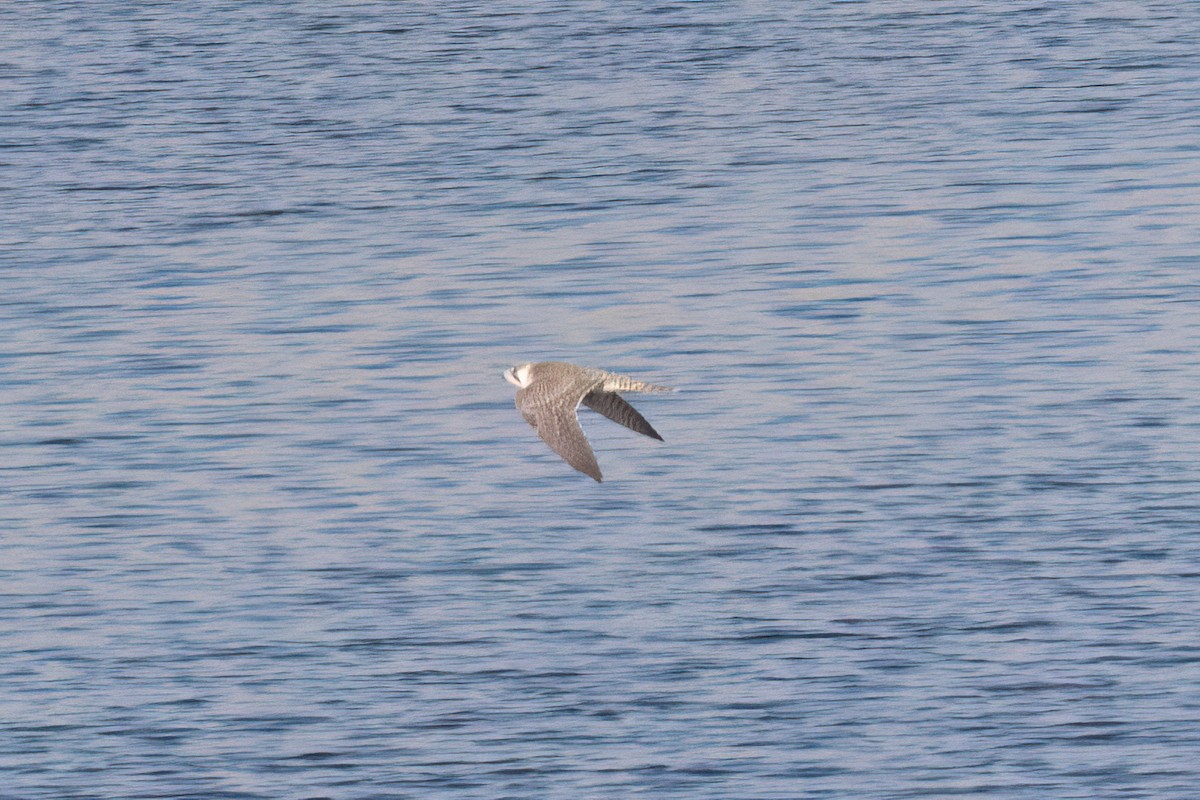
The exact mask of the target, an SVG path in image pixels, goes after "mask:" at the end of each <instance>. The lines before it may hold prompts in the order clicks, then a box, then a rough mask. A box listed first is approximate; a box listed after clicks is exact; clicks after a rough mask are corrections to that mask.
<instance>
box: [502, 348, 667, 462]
mask: <svg viewBox="0 0 1200 800" xmlns="http://www.w3.org/2000/svg"><path fill="white" fill-rule="evenodd" d="M504 379H505V380H507V381H508V382H509V383H511V384H512V385H514V386H516V387H517V410H518V411H520V412H521V416H523V417H524V418H525V421H526V422H528V423H529V424H530V425H532V426H533V429H534V430H536V431H537V433H538V436H540V437H542V441H543V442H545V443H546V444H548V445H550V449H551V450H553V451H554V452H556V453H558V454H559V455H560V456H562V459H563V460H564V461H566V462H567V463H568V464H570V465H571V466H572V467H574V468H575V469H577V470H579V471H580V472H582V473H583V474H584V475H587V476H589V477H591V478H594V479H595V480H597V481H601V480H603V476H602V475H601V474H600V465H599V464H597V463H596V455H595V453H593V452H592V446H591V444H589V443H588V440H587V437H586V436H585V435H584V433H583V428H581V427H580V425H579V415H578V414H577V413H576V411H577V409H578V408H579V404H580V403H582V404H583V405H585V406H587V407H588V408H590V409H592V410H593V411H596V412H598V413H600V414H603V415H604V416H606V417H608V418H609V419H611V420H612V421H613V422H616V423H619V424H621V425H624V426H625V427H626V428H629V429H630V430H631V431H636V432H637V433H640V434H642V435H644V436H649V437H651V438H653V439H658V440H659V441H660V442H661V441H662V437H661V436H659V435H658V431H656V430H654V428H653V427H651V425H650V423H649V422H646V419H645V417H643V416H642V415H641V414H639V413H638V412H637V410H636V409H635V408H634V407H633V406H631V405H629V403H628V402H627V401H626V400H625V398H623V397H621V395H620V394H618V392H670V391H673V390H672V389H670V388H669V387H666V386H656V385H655V384H653V383H646V382H644V381H639V380H634V379H633V378H627V377H625V376H624V375H615V374H613V373H611V372H605V371H604V370H599V369H591V368H588V367H577V366H575V365H574V364H568V363H566V362H563V361H539V362H537V363H532V364H522V365H520V366H517V367H513V368H512V369H508V370H505V371H504Z"/></svg>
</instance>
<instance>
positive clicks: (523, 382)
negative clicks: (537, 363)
mask: <svg viewBox="0 0 1200 800" xmlns="http://www.w3.org/2000/svg"><path fill="white" fill-rule="evenodd" d="M532 366H533V364H521V365H520V366H519V367H513V368H512V369H506V370H504V380H506V381H508V382H509V383H511V384H512V385H513V386H516V387H517V388H519V389H524V388H525V387H526V386H528V385H529V368H530V367H532Z"/></svg>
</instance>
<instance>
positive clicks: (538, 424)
mask: <svg viewBox="0 0 1200 800" xmlns="http://www.w3.org/2000/svg"><path fill="white" fill-rule="evenodd" d="M536 389H537V385H536V384H535V385H534V386H531V387H528V388H525V389H522V390H520V391H519V392H517V408H518V409H519V410H520V412H521V416H523V417H524V418H525V421H526V422H528V423H529V424H530V425H531V426H533V429H534V430H536V431H537V433H538V436H540V437H541V438H542V441H543V442H545V443H546V444H548V445H550V449H551V450H553V451H554V452H556V453H558V454H559V455H560V456H562V459H563V461H566V462H567V463H568V464H570V465H571V466H572V467H574V468H575V469H577V470H579V471H580V472H582V473H583V474H584V475H587V476H588V477H589V478H592V479H594V480H596V481H602V480H603V476H602V475H601V474H600V465H599V464H597V463H596V454H595V453H593V452H592V446H591V445H590V444H589V443H588V440H587V436H585V435H584V433H583V428H581V427H580V426H579V416H578V415H577V414H576V413H575V408H576V407H577V406H578V405H579V401H580V396H581V395H582V394H583V393H584V392H585V391H587V389H585V388H581V389H580V390H579V391H578V393H576V392H574V391H572V392H569V393H566V392H556V393H554V394H552V395H546V394H545V393H543V392H538V391H536Z"/></svg>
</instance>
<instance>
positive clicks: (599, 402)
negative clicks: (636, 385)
mask: <svg viewBox="0 0 1200 800" xmlns="http://www.w3.org/2000/svg"><path fill="white" fill-rule="evenodd" d="M582 402H583V404H584V405H585V406H587V407H588V408H590V409H591V410H592V411H595V412H596V413H598V414H603V415H604V416H606V417H608V418H609V419H611V420H612V421H613V422H615V423H617V424H618V425H624V426H625V427H626V428H629V430H631V431H634V432H636V433H640V434H642V435H643V436H649V437H650V438H652V439H658V440H659V441H660V442H661V441H662V440H663V438H662V437H661V436H659V435H658V431H656V430H654V428H653V426H651V425H650V423H649V422H646V418H645V417H643V416H642V415H641V414H639V413H638V411H637V409H636V408H634V407H633V406H631V405H629V403H628V402H627V401H626V400H625V398H624V397H621V395H619V394H617V393H616V392H605V391H603V390H601V389H594V390H593V391H591V392H589V393H588V394H586V395H584V396H583V400H582Z"/></svg>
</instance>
